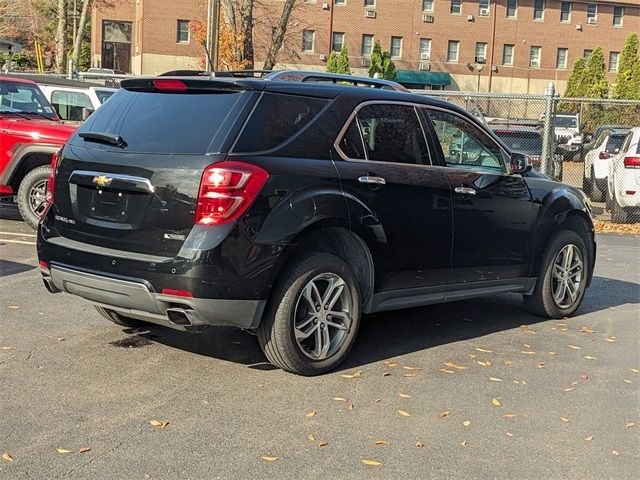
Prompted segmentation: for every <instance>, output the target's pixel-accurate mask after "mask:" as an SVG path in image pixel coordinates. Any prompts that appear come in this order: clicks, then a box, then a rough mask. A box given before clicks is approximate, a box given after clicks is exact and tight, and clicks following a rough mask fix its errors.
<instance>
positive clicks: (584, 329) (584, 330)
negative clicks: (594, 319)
mask: <svg viewBox="0 0 640 480" xmlns="http://www.w3.org/2000/svg"><path fill="white" fill-rule="evenodd" d="M580 331H581V332H582V333H596V332H595V331H593V330H591V329H590V328H589V327H582V328H581V329H580Z"/></svg>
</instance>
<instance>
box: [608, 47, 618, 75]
mask: <svg viewBox="0 0 640 480" xmlns="http://www.w3.org/2000/svg"><path fill="white" fill-rule="evenodd" d="M614 55H615V59H616V61H615V66H616V68H613V69H612V68H611V65H613V62H612V60H613V57H614ZM619 68H620V52H609V65H607V71H608V72H609V73H618V69H619Z"/></svg>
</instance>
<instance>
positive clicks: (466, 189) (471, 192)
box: [453, 187, 476, 195]
mask: <svg viewBox="0 0 640 480" xmlns="http://www.w3.org/2000/svg"><path fill="white" fill-rule="evenodd" d="M453 191H454V192H456V193H461V194H462V195H475V194H476V191H475V189H473V188H469V187H456V188H455V189H454V190H453Z"/></svg>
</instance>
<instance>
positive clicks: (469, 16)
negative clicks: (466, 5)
mask: <svg viewBox="0 0 640 480" xmlns="http://www.w3.org/2000/svg"><path fill="white" fill-rule="evenodd" d="M475 19H476V17H474V16H473V15H467V22H473V21H474V20H475Z"/></svg>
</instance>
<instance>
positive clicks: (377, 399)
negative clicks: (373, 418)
mask: <svg viewBox="0 0 640 480" xmlns="http://www.w3.org/2000/svg"><path fill="white" fill-rule="evenodd" d="M381 401H382V399H381V398H376V399H375V400H374V401H373V403H380V402H381Z"/></svg>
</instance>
